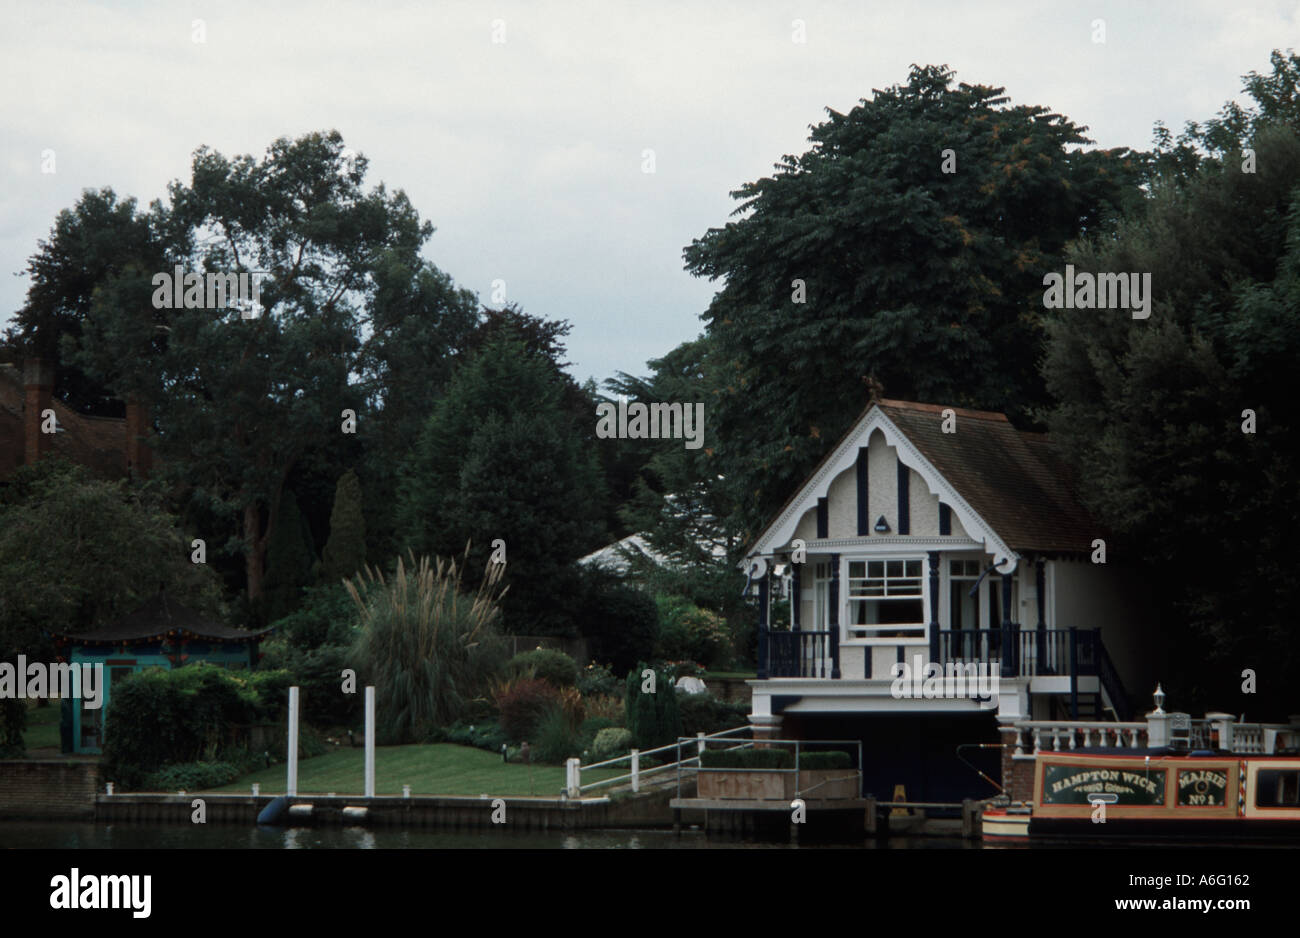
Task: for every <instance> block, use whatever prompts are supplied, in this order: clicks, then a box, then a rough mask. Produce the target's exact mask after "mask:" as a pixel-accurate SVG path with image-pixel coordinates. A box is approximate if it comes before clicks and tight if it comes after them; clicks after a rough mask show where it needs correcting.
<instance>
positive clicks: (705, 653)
mask: <svg viewBox="0 0 1300 938" xmlns="http://www.w3.org/2000/svg"><path fill="white" fill-rule="evenodd" d="M658 609H659V614H660V627H659V645H658V648H659V654H660V655H661V656H662V657H664V658H669V659H674V660H677V659H685V660H689V661H699V662H702V663H703V664H705V665H706V666H710V667H712V666H714V665H717V664H720V663H723V662H724V661H725V660H726V659H727V658H728V657H729V656H730V648H731V636H730V635H729V634H728V632H727V625H726V622H725V621H724V620H723V618H722V616H720V615H718V614H717V613H716V612H713V611H712V610H709V609H701V608H700V607H699V606H696V605H694V604H693V603H690V602H686V601H685V600H681V599H676V598H673V597H668V598H663V599H660V600H659V601H658Z"/></svg>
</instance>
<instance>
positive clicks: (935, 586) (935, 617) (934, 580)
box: [926, 550, 939, 664]
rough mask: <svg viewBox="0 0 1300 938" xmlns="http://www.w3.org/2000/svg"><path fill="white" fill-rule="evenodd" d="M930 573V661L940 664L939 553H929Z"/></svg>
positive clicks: (927, 555)
mask: <svg viewBox="0 0 1300 938" xmlns="http://www.w3.org/2000/svg"><path fill="white" fill-rule="evenodd" d="M926 558H927V559H928V560H929V565H930V569H929V573H930V660H931V661H933V662H934V663H935V664H939V552H938V551H937V550H932V551H928V552H927V553H926Z"/></svg>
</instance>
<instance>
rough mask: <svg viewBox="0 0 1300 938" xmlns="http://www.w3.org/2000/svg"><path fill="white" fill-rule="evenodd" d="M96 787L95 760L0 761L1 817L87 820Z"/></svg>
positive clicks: (91, 813) (96, 771)
mask: <svg viewBox="0 0 1300 938" xmlns="http://www.w3.org/2000/svg"><path fill="white" fill-rule="evenodd" d="M98 790H99V764H98V763H96V762H66V761H52V760H50V761H46V760H40V759H5V760H0V818H22V819H24V820H28V819H40V820H66V819H75V820H89V819H90V818H92V817H93V816H94V814H95V794H96V792H97V791H98Z"/></svg>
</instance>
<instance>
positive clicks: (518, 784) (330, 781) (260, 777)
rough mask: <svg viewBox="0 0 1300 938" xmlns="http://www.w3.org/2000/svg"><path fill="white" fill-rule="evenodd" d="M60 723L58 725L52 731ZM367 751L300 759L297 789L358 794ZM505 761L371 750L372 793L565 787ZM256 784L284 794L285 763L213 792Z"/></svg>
mask: <svg viewBox="0 0 1300 938" xmlns="http://www.w3.org/2000/svg"><path fill="white" fill-rule="evenodd" d="M57 728H58V727H57V726H56V727H55V729H57ZM364 753H365V751H364V750H362V749H351V748H349V749H337V750H335V751H333V752H327V753H325V754H324V755H322V756H316V757H314V758H312V759H303V760H301V761H300V762H299V763H298V793H299V794H319V795H323V794H328V793H329V792H335V793H337V794H340V795H344V794H347V795H355V794H360V793H361V792H362V791H363V790H364V788H365V754H364ZM626 771H627V770H626V769H623V770H621V771H610V770H608V769H597V770H595V771H593V772H583V773H582V783H583V784H584V785H585V784H587V783H588V782H595V781H600V780H602V779H606V778H613V777H614V776H616V775H620V774H624V773H626ZM529 772H530V769H529V767H528V766H526V765H519V764H517V763H513V762H511V763H505V762H502V761H501V756H499V755H497V754H495V753H491V752H488V751H486V750H484V749H475V748H473V747H470V746H457V745H453V744H452V743H430V744H427V745H412V746H378V747H376V748H375V793H376V794H379V795H400V794H401V793H402V786H403V785H410V786H411V794H413V795H468V796H471V797H477V796H478V795H482V794H488V795H493V796H495V795H516V796H518V795H537V796H539V797H547V798H553V797H556V796H558V795H559V793H560V791H561V790H562V789H563V788H564V766H560V765H534V766H532V768H531V773H532V780H531V782H530V781H529ZM254 782H258V783H260V784H261V786H262V787H261V792H262V794H264V795H278V794H283V793H284V788H285V766H284V765H283V764H281V765H276V766H272V767H271V768H269V769H262V770H259V771H257V772H254V773H252V774H251V775H245V776H244V777H243V778H241V779H239V780H238V781H235V782H232V783H231V784H229V785H225V786H222V787H221V788H214V789H212V791H214V792H231V793H245V792H248V791H249V789H250V787H251V786H252V784H253V783H254Z"/></svg>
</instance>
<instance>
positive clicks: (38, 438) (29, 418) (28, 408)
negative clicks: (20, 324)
mask: <svg viewBox="0 0 1300 938" xmlns="http://www.w3.org/2000/svg"><path fill="white" fill-rule="evenodd" d="M23 392H24V395H25V396H24V400H23V454H24V456H23V462H24V464H26V465H28V466H30V465H32V464H33V463H35V462H36V460H38V459H40V458H41V457H42V456H44V455H45V454H46V453H48V452H49V451H50V450H51V449H52V448H53V446H54V435H53V434H51V433H42V432H41V411H44V410H49V409H51V408H52V407H53V403H52V401H53V400H54V365H53V363H51V362H48V361H44V360H43V359H40V358H29V359H27V360H26V361H24V362H23Z"/></svg>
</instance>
